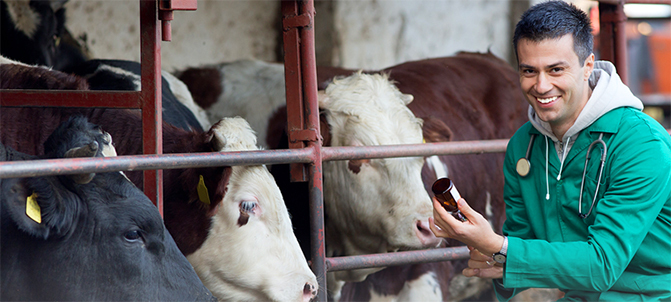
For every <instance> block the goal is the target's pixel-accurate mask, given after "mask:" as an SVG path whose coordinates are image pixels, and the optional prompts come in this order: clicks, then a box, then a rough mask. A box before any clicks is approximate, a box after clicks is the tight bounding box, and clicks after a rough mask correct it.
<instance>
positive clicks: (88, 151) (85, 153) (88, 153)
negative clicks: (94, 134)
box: [63, 141, 99, 184]
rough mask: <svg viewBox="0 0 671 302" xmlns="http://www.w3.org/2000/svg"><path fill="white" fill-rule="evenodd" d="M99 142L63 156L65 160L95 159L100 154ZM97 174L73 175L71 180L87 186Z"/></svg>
mask: <svg viewBox="0 0 671 302" xmlns="http://www.w3.org/2000/svg"><path fill="white" fill-rule="evenodd" d="M98 148H99V145H98V142H96V141H92V142H91V143H90V144H87V145H84V146H81V147H75V148H72V149H70V150H68V151H66V152H65V155H63V157H64V158H75V157H95V156H96V154H97V153H98ZM95 176H96V174H95V173H85V174H75V175H71V176H70V179H72V181H74V182H75V183H77V184H87V183H89V182H91V180H93V177H95Z"/></svg>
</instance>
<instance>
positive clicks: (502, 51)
mask: <svg viewBox="0 0 671 302" xmlns="http://www.w3.org/2000/svg"><path fill="white" fill-rule="evenodd" d="M509 6H510V3H509V1H498V0H470V1H438V0H420V1H407V0H381V1H337V2H336V3H334V4H333V8H332V10H333V18H332V24H330V25H332V26H331V29H332V31H333V32H332V33H331V36H330V38H331V39H332V40H331V41H330V42H331V43H332V45H333V50H332V53H331V54H330V55H331V57H330V58H320V62H321V63H328V61H329V60H330V61H331V62H330V63H331V64H332V65H335V66H342V67H347V68H366V69H379V68H383V67H387V66H391V65H395V64H398V63H401V62H404V61H409V60H417V59H423V58H428V57H437V56H448V55H451V54H453V53H455V52H457V51H460V50H469V51H487V50H488V49H491V51H492V52H493V53H494V54H496V55H498V56H501V57H503V58H507V57H508V53H509V52H510V50H511V49H510V42H509V41H510V21H509V20H510V19H511V14H510V7H509ZM317 8H319V7H317ZM319 16H320V15H319V10H318V11H317V18H319ZM317 22H320V21H319V20H317ZM319 25H321V24H319V23H318V24H317V25H316V26H319ZM324 27H328V25H324ZM320 42H322V43H323V41H320V40H319V37H318V40H317V43H320Z"/></svg>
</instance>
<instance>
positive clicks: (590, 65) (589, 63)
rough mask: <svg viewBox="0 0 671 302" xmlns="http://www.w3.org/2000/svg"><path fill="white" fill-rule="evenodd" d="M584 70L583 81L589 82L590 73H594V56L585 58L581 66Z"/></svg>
mask: <svg viewBox="0 0 671 302" xmlns="http://www.w3.org/2000/svg"><path fill="white" fill-rule="evenodd" d="M583 66H584V68H585V74H584V75H583V76H584V80H585V81H589V77H590V76H591V75H592V71H594V54H593V53H592V54H590V55H589V56H587V59H585V63H584V64H583Z"/></svg>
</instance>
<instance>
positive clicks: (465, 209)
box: [457, 198, 475, 217]
mask: <svg viewBox="0 0 671 302" xmlns="http://www.w3.org/2000/svg"><path fill="white" fill-rule="evenodd" d="M457 204H458V206H459V211H461V213H463V214H465V215H466V216H468V217H471V216H473V214H474V212H475V211H474V210H473V209H472V208H471V206H470V205H468V203H467V202H466V199H463V198H460V199H459V200H458V201H457Z"/></svg>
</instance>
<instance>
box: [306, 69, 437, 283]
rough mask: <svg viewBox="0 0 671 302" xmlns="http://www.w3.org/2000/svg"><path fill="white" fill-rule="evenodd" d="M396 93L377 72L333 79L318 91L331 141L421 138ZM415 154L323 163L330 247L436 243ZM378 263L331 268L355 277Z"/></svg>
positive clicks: (367, 249)
mask: <svg viewBox="0 0 671 302" xmlns="http://www.w3.org/2000/svg"><path fill="white" fill-rule="evenodd" d="M412 99H413V98H412V96H411V95H407V94H402V93H401V92H400V91H399V90H398V89H397V88H396V87H395V86H394V85H393V84H392V83H391V82H390V81H389V80H388V78H387V76H386V75H381V74H373V75H368V74H362V73H360V72H359V73H356V74H354V75H352V76H349V77H347V78H342V79H336V80H334V82H333V83H331V84H330V85H329V86H328V88H327V89H326V91H325V93H324V94H320V100H319V106H320V108H321V109H323V110H324V113H325V115H326V119H327V121H328V125H329V127H330V129H331V133H330V140H331V145H332V146H377V145H397V144H419V143H421V142H422V121H421V120H420V119H418V118H416V117H415V116H414V115H413V113H412V112H411V111H410V110H409V109H408V107H407V104H409V103H410V102H411V101H412ZM423 163H424V162H423V159H422V158H419V157H407V158H387V159H366V160H349V161H333V162H325V163H324V203H325V206H326V213H327V215H328V220H327V222H326V223H327V228H326V230H327V236H326V238H327V240H328V246H327V247H328V249H329V251H328V253H329V255H357V254H369V253H380V252H392V251H397V250H400V249H419V248H426V247H435V246H437V245H438V244H439V243H440V240H439V239H438V238H436V237H435V236H434V235H433V233H432V232H431V230H430V229H429V226H428V217H429V216H431V215H432V207H431V199H430V197H429V195H428V193H427V192H426V191H425V190H424V185H423V183H422V178H421V170H422V165H423ZM375 270H377V269H369V270H359V271H349V272H336V278H338V279H342V280H347V281H361V280H363V278H365V276H366V275H367V274H368V273H370V272H373V271H375Z"/></svg>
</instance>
